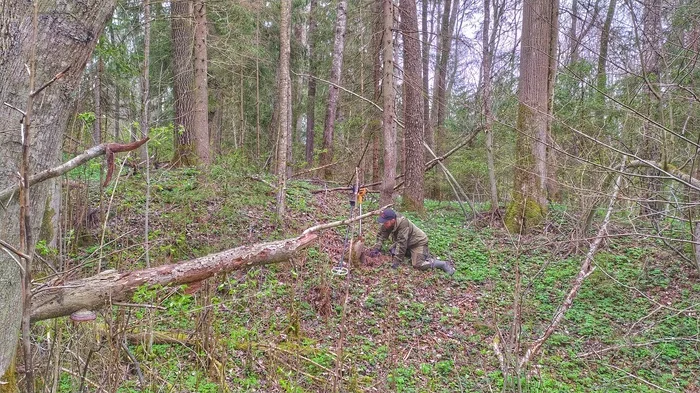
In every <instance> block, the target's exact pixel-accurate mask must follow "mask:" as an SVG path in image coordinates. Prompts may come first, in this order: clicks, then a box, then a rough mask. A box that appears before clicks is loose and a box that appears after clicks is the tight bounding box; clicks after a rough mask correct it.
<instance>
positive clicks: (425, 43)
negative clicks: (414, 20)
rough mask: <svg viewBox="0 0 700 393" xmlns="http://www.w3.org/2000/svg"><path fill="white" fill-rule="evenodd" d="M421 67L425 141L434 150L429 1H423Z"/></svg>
mask: <svg viewBox="0 0 700 393" xmlns="http://www.w3.org/2000/svg"><path fill="white" fill-rule="evenodd" d="M421 30H422V34H421V46H422V48H421V65H422V67H423V81H422V82H423V92H422V93H423V123H424V125H425V127H424V128H425V131H424V133H423V134H424V140H425V141H426V143H427V144H428V146H430V147H431V148H433V146H434V143H433V142H434V141H433V140H432V136H431V135H429V132H430V130H431V127H430V86H429V80H430V73H429V67H430V42H431V41H432V36H433V35H432V34H430V33H431V32H430V31H429V30H428V0H421Z"/></svg>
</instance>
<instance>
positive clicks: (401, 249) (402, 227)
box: [374, 214, 428, 261]
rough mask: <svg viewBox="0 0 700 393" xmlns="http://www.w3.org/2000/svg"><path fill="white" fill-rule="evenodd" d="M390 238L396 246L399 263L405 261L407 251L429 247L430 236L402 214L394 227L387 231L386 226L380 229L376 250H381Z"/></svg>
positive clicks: (396, 256) (397, 217)
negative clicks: (420, 246) (418, 246)
mask: <svg viewBox="0 0 700 393" xmlns="http://www.w3.org/2000/svg"><path fill="white" fill-rule="evenodd" d="M389 238H391V240H392V241H393V242H394V245H395V246H396V248H395V250H394V259H398V260H399V261H403V259H404V256H405V255H406V250H408V249H411V248H413V247H415V246H417V245H423V246H425V245H428V236H426V235H425V232H423V231H422V230H421V229H420V228H418V227H417V226H416V225H415V224H414V223H412V222H411V221H409V219H408V218H406V217H404V216H402V215H400V214H397V215H396V223H394V226H393V227H391V228H389V229H385V228H384V226H382V227H381V228H380V229H379V233H378V234H377V243H376V244H375V245H374V249H375V250H381V249H382V245H383V244H384V241H385V240H386V239H389Z"/></svg>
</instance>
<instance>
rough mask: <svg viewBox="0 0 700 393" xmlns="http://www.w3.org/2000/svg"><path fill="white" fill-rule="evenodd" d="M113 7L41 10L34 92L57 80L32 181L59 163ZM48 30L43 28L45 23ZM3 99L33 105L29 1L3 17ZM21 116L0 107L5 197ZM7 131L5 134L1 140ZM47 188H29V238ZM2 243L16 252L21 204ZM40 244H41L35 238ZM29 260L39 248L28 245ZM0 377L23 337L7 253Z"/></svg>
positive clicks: (35, 149) (35, 142)
mask: <svg viewBox="0 0 700 393" xmlns="http://www.w3.org/2000/svg"><path fill="white" fill-rule="evenodd" d="M114 4H115V1H114V0H105V1H95V0H87V1H80V2H78V1H74V0H73V1H64V2H62V3H61V5H60V11H59V10H58V9H57V6H56V4H55V3H54V2H48V3H46V2H44V3H41V4H40V5H39V15H42V23H40V24H39V25H38V31H37V39H36V65H37V67H36V71H35V73H34V77H35V80H36V85H37V86H44V85H45V84H47V83H49V82H50V81H51V80H52V79H53V78H54V77H56V76H57V75H59V76H60V77H59V78H58V79H57V80H56V81H55V82H53V83H51V84H50V85H49V86H48V87H46V88H45V89H44V90H42V91H41V92H40V93H39V94H37V95H36V96H35V99H34V103H35V105H34V109H33V115H32V123H33V124H34V128H33V132H32V139H31V141H32V146H31V151H30V157H29V163H30V168H29V172H30V173H38V172H41V171H44V170H46V169H49V168H51V167H53V166H55V165H56V163H57V162H58V160H59V159H60V149H59V146H61V139H62V137H63V132H64V131H65V129H66V127H67V124H68V119H69V117H70V114H71V113H72V112H73V110H72V109H73V106H74V103H75V99H76V95H75V94H74V93H75V91H76V90H78V84H79V82H80V78H81V76H82V73H83V70H84V67H85V63H86V62H87V60H88V59H89V58H90V55H91V54H92V51H93V49H94V48H95V45H96V44H97V39H98V38H99V36H100V35H101V34H102V30H103V29H104V26H105V24H106V23H107V20H108V18H109V17H110V16H111V15H112V11H113V9H114ZM43 22H45V23H43ZM0 31H2V32H3V33H2V34H0V52H2V53H3V55H2V56H0V97H3V98H2V100H3V102H7V103H8V104H10V105H12V106H14V107H16V108H21V109H23V110H26V109H27V108H23V106H24V105H25V103H26V102H27V98H28V97H29V93H30V92H29V83H28V81H29V77H28V75H27V72H26V70H25V65H26V64H27V62H28V59H29V56H30V55H29V54H30V52H31V50H32V45H31V42H32V40H30V39H29V37H31V35H32V31H33V28H32V7H29V6H27V4H26V2H25V1H19V0H5V1H4V2H3V10H2V12H0ZM21 117H22V116H21V114H20V113H19V112H18V111H16V110H14V109H11V108H9V107H7V106H5V105H2V106H0V130H3V132H0V162H2V165H0V190H3V189H5V188H7V187H8V186H14V185H16V176H15V174H16V173H17V172H18V171H19V164H20V154H21V152H20V150H19V149H18V148H17V146H20V145H21V142H20V124H19V121H20V119H21ZM4 131H7V132H4ZM48 189H49V184H48V183H43V184H37V185H35V186H33V187H31V193H30V195H31V199H30V201H29V203H30V205H29V210H30V212H31V215H30V216H31V217H32V220H31V223H30V228H29V230H31V232H33V233H35V234H36V233H38V228H39V226H40V223H41V218H42V216H43V214H44V210H45V207H46V201H47V198H49V197H50V196H49V192H48ZM0 203H2V204H3V205H5V204H7V207H6V208H3V209H0V239H2V240H4V241H6V242H8V243H10V244H19V229H18V228H19V204H18V203H17V200H16V199H13V200H12V201H9V203H8V201H2V202H0ZM32 238H34V239H36V238H37V236H32ZM28 246H29V247H30V250H31V252H33V249H34V245H33V244H28ZM0 282H2V285H0V375H4V373H5V371H6V370H7V368H8V367H9V365H10V363H11V361H12V359H13V358H14V354H15V349H16V348H17V339H18V335H19V330H20V322H21V317H22V309H23V306H24V302H23V299H24V297H23V296H22V293H21V275H20V270H19V266H18V264H17V263H16V262H15V260H14V259H13V258H12V257H10V255H8V254H7V253H6V252H5V251H4V250H3V251H2V252H0Z"/></svg>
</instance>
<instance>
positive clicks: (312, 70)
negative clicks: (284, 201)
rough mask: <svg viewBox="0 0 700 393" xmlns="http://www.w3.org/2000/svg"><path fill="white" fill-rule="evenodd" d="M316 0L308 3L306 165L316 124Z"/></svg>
mask: <svg viewBox="0 0 700 393" xmlns="http://www.w3.org/2000/svg"><path fill="white" fill-rule="evenodd" d="M316 3H317V0H311V2H310V4H309V84H308V97H307V98H306V150H305V153H306V165H307V166H308V167H309V168H312V167H313V165H314V127H315V126H316V78H315V77H316V41H317V40H316V27H317V24H318V23H317V22H316V16H315V14H314V11H315V10H316Z"/></svg>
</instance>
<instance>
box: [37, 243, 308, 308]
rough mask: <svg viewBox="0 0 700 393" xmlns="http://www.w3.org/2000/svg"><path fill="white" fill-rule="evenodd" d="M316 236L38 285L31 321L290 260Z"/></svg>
mask: <svg viewBox="0 0 700 393" xmlns="http://www.w3.org/2000/svg"><path fill="white" fill-rule="evenodd" d="M317 237H318V236H317V235H316V234H313V233H306V234H303V235H301V236H299V237H295V238H291V239H285V240H279V241H274V242H269V243H261V244H254V245H250V246H241V247H237V248H234V249H231V250H227V251H222V252H219V253H216V254H210V255H207V256H204V257H201V258H197V259H192V260H189V261H184V262H178V263H173V264H169V265H161V266H157V267H152V268H148V269H142V270H136V271H132V272H123V273H120V272H117V271H115V270H108V271H104V272H102V273H100V274H97V275H95V276H92V277H87V278H84V279H80V280H75V281H71V282H65V283H62V284H61V285H57V286H49V287H44V288H41V287H40V288H37V289H36V290H35V292H34V296H33V299H32V313H31V319H32V321H33V322H36V321H41V320H44V319H49V318H57V317H61V316H66V315H70V314H71V313H73V312H75V311H78V310H80V309H88V310H95V309H98V308H101V307H104V306H105V305H108V304H110V303H111V302H121V301H126V300H130V299H131V296H132V295H133V293H134V292H135V291H136V290H137V289H139V288H140V287H141V286H143V285H146V286H152V285H182V284H187V283H192V282H196V281H201V280H204V279H206V278H209V277H212V276H214V275H216V274H219V273H226V272H231V271H234V270H240V269H246V268H249V267H252V266H259V265H267V264H272V263H277V262H282V261H286V260H289V258H291V257H292V256H293V255H294V253H295V252H296V251H299V250H302V249H304V248H305V247H307V246H309V245H310V244H311V243H312V242H313V241H314V240H316V238H317Z"/></svg>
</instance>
